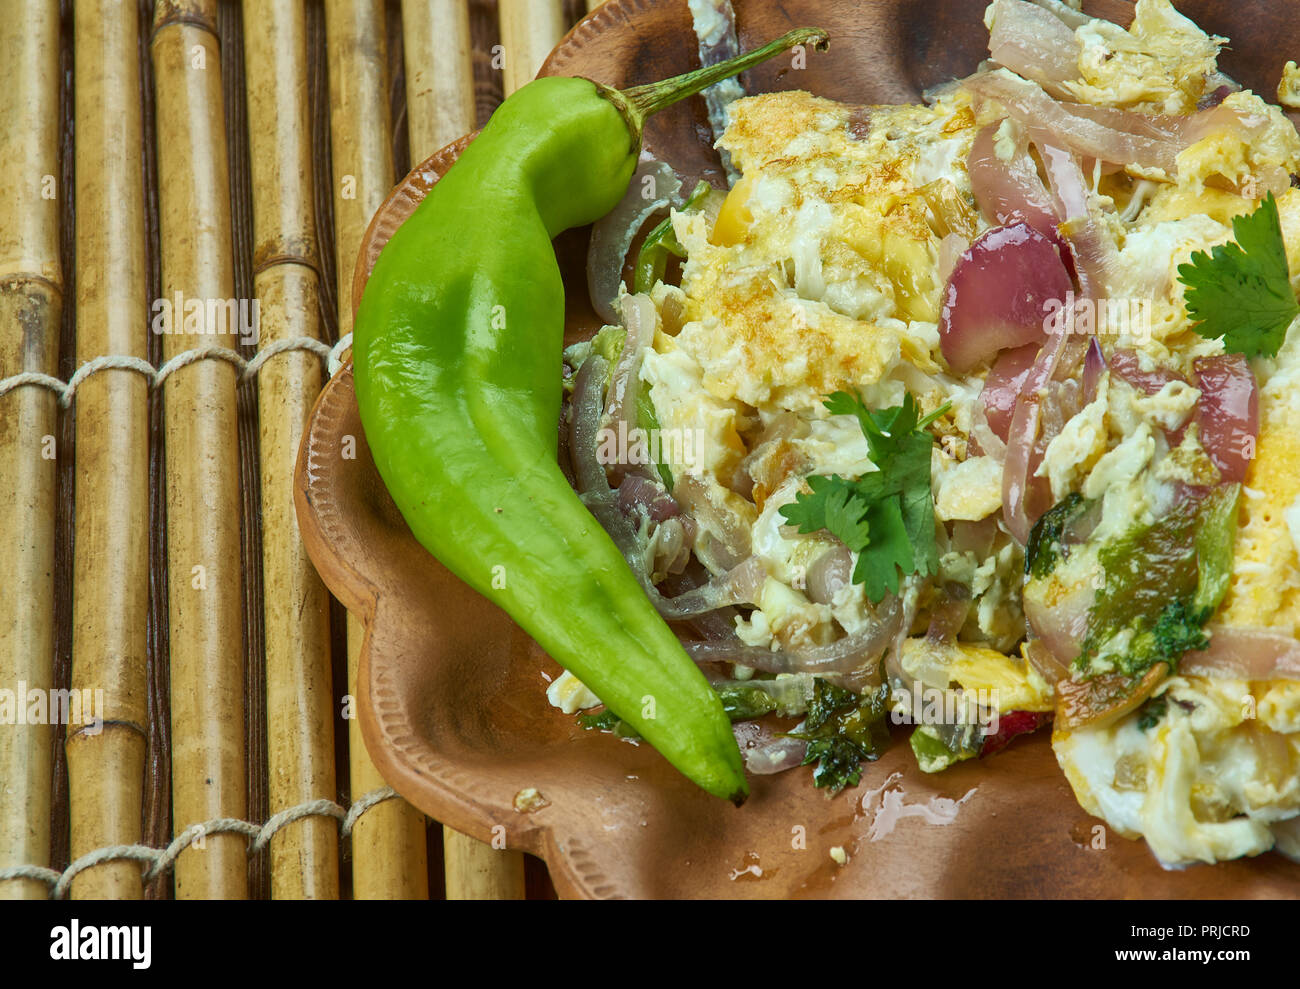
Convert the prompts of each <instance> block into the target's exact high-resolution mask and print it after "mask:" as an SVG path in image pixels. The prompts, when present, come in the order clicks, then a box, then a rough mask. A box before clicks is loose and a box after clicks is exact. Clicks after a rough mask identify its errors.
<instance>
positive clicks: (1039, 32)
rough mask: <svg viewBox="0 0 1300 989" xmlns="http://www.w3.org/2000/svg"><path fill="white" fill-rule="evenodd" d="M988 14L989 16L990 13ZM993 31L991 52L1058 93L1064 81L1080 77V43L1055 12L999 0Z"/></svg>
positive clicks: (1015, 0)
mask: <svg viewBox="0 0 1300 989" xmlns="http://www.w3.org/2000/svg"><path fill="white" fill-rule="evenodd" d="M986 16H987V15H986ZM992 16H993V23H992V27H991V29H990V30H989V54H990V55H992V56H993V60H994V61H995V62H998V63H1000V64H1001V65H1005V66H1006V67H1007V68H1008V69H1011V70H1012V71H1013V72H1017V73H1019V74H1020V75H1022V76H1024V77H1025V78H1026V79H1033V80H1034V81H1035V82H1037V83H1039V84H1041V85H1042V86H1043V88H1044V89H1046V90H1048V91H1049V92H1051V93H1054V94H1055V95H1057V96H1065V95H1067V92H1068V91H1067V90H1066V89H1065V88H1064V87H1062V86H1061V85H1060V84H1061V83H1063V82H1068V81H1069V80H1072V79H1077V78H1079V42H1078V40H1077V39H1076V38H1075V36H1074V31H1072V30H1071V29H1070V28H1069V27H1068V26H1066V24H1065V23H1064V22H1063V21H1062V20H1061V19H1060V18H1059V17H1057V16H1056V15H1055V14H1054V13H1052V12H1051V11H1048V10H1045V9H1043V8H1042V7H1037V6H1035V5H1034V4H1031V3H1023V2H1021V0H996V2H995V3H994V4H993V9H992Z"/></svg>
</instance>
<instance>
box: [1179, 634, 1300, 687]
mask: <svg viewBox="0 0 1300 989" xmlns="http://www.w3.org/2000/svg"><path fill="white" fill-rule="evenodd" d="M1207 631H1208V632H1209V633H1210V646H1209V648H1208V649H1206V650H1204V651H1203V652H1189V653H1187V654H1186V655H1184V656H1183V658H1182V659H1181V660H1179V662H1178V672H1179V673H1186V674H1190V675H1191V676H1207V677H1232V678H1235V679H1240V680H1300V642H1297V641H1296V639H1295V636H1293V635H1288V634H1286V633H1285V632H1279V631H1277V630H1276V629H1270V628H1238V627H1231V626H1226V625H1211V626H1210V627H1209V629H1207Z"/></svg>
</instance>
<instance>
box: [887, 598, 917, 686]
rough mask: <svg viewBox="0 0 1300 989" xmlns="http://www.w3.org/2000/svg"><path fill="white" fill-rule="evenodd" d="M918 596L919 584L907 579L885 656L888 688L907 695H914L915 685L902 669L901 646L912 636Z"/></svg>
mask: <svg viewBox="0 0 1300 989" xmlns="http://www.w3.org/2000/svg"><path fill="white" fill-rule="evenodd" d="M920 596H921V589H920V584H919V582H917V581H916V580H913V579H908V580H907V583H906V585H905V586H904V587H903V592H902V594H901V595H900V598H899V600H900V601H901V602H902V608H901V611H902V615H901V616H900V619H899V622H898V627H897V628H896V630H895V632H894V638H893V641H892V642H891V643H889V652H888V653H887V654H886V655H885V675H886V676H887V677H888V678H889V683H890V686H891V687H893V686H895V685H897V686H901V687H902V689H903V690H905V691H907V692H908V693H914V691H913V688H914V687H915V685H916V684H915V681H914V680H913V679H912V677H911V676H910V675H909V674H908V673H907V671H906V670H904V669H903V644H904V643H905V642H906V641H907V639H908V637H909V636H910V635H911V634H912V623H913V622H915V621H916V604H917V601H918V600H919V599H920Z"/></svg>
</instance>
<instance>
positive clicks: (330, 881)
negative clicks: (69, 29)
mask: <svg viewBox="0 0 1300 989" xmlns="http://www.w3.org/2000/svg"><path fill="white" fill-rule="evenodd" d="M243 9H244V24H245V31H244V71H245V74H246V76H247V84H246V89H247V96H248V133H249V141H250V156H249V157H250V160H251V163H252V179H253V235H254V244H255V246H254V249H253V264H254V271H255V275H254V285H255V291H256V293H257V300H258V304H259V306H260V322H259V327H260V334H259V339H258V346H259V348H264V347H266V346H267V345H268V344H271V343H274V342H275V341H276V340H283V339H289V338H292V337H302V336H308V337H313V338H316V339H319V338H320V335H321V325H320V309H319V301H318V299H319V296H318V289H319V286H318V284H317V280H318V275H317V267H318V264H319V261H318V256H317V247H316V228H315V210H314V207H313V205H312V203H313V199H312V196H313V190H312V172H311V128H310V123H309V120H310V118H309V114H308V105H307V32H306V13H305V10H304V7H303V0H244V8H243ZM320 388H321V365H320V359H319V358H318V357H317V356H316V355H314V354H311V353H306V352H304V351H291V352H289V353H285V354H281V355H278V356H276V357H274V358H273V359H272V360H271V361H270V362H268V363H267V364H265V365H264V366H263V367H262V369H261V371H260V372H259V375H258V405H259V412H260V416H259V418H260V422H261V437H260V439H261V443H260V455H261V465H262V470H261V476H262V492H261V494H262V577H263V600H264V611H265V615H266V723H267V735H268V738H267V762H268V769H269V774H270V806H271V813H272V814H275V813H278V812H280V811H282V810H285V809H286V808H289V807H292V806H295V805H297V804H300V803H304V802H305V801H308V800H315V799H321V798H326V799H332V798H333V797H334V795H335V792H336V791H335V785H334V722H333V706H334V705H333V693H332V681H331V675H330V649H329V597H328V595H327V594H326V592H325V587H324V585H323V584H322V583H321V581H320V578H319V577H318V576H317V574H316V570H315V568H314V567H313V566H312V564H311V560H310V559H309V558H308V557H307V552H306V550H305V549H304V547H303V544H302V539H301V537H300V536H299V534H298V523H297V516H296V514H295V512H294V507H293V471H294V464H295V462H296V460H297V457H298V445H299V442H300V441H301V439H302V433H303V430H304V428H305V427H306V423H307V419H308V417H309V415H310V414H311V408H312V405H313V403H314V402H315V400H316V396H317V394H318V393H319V392H320ZM338 895H339V875H338V827H337V825H336V824H335V822H334V821H331V820H329V819H328V818H323V817H308V818H304V819H303V820H300V821H296V822H294V823H292V824H290V825H288V826H286V827H284V828H282V829H281V830H280V831H278V832H277V833H276V835H275V836H274V837H273V838H272V839H271V896H272V897H273V898H275V899H338Z"/></svg>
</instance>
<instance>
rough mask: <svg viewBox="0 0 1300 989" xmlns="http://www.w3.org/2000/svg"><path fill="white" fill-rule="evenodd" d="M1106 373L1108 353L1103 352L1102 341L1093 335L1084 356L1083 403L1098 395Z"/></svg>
mask: <svg viewBox="0 0 1300 989" xmlns="http://www.w3.org/2000/svg"><path fill="white" fill-rule="evenodd" d="M1105 373H1106V355H1105V354H1103V353H1102V352H1101V341H1100V340H1098V339H1097V338H1096V337H1093V338H1092V339H1091V340H1089V341H1088V353H1087V355H1086V356H1085V357H1084V358H1083V404H1084V405H1087V404H1088V403H1089V402H1091V401H1092V400H1093V399H1094V398H1096V397H1097V389H1098V388H1100V387H1101V376H1102V375H1103V374H1105Z"/></svg>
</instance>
